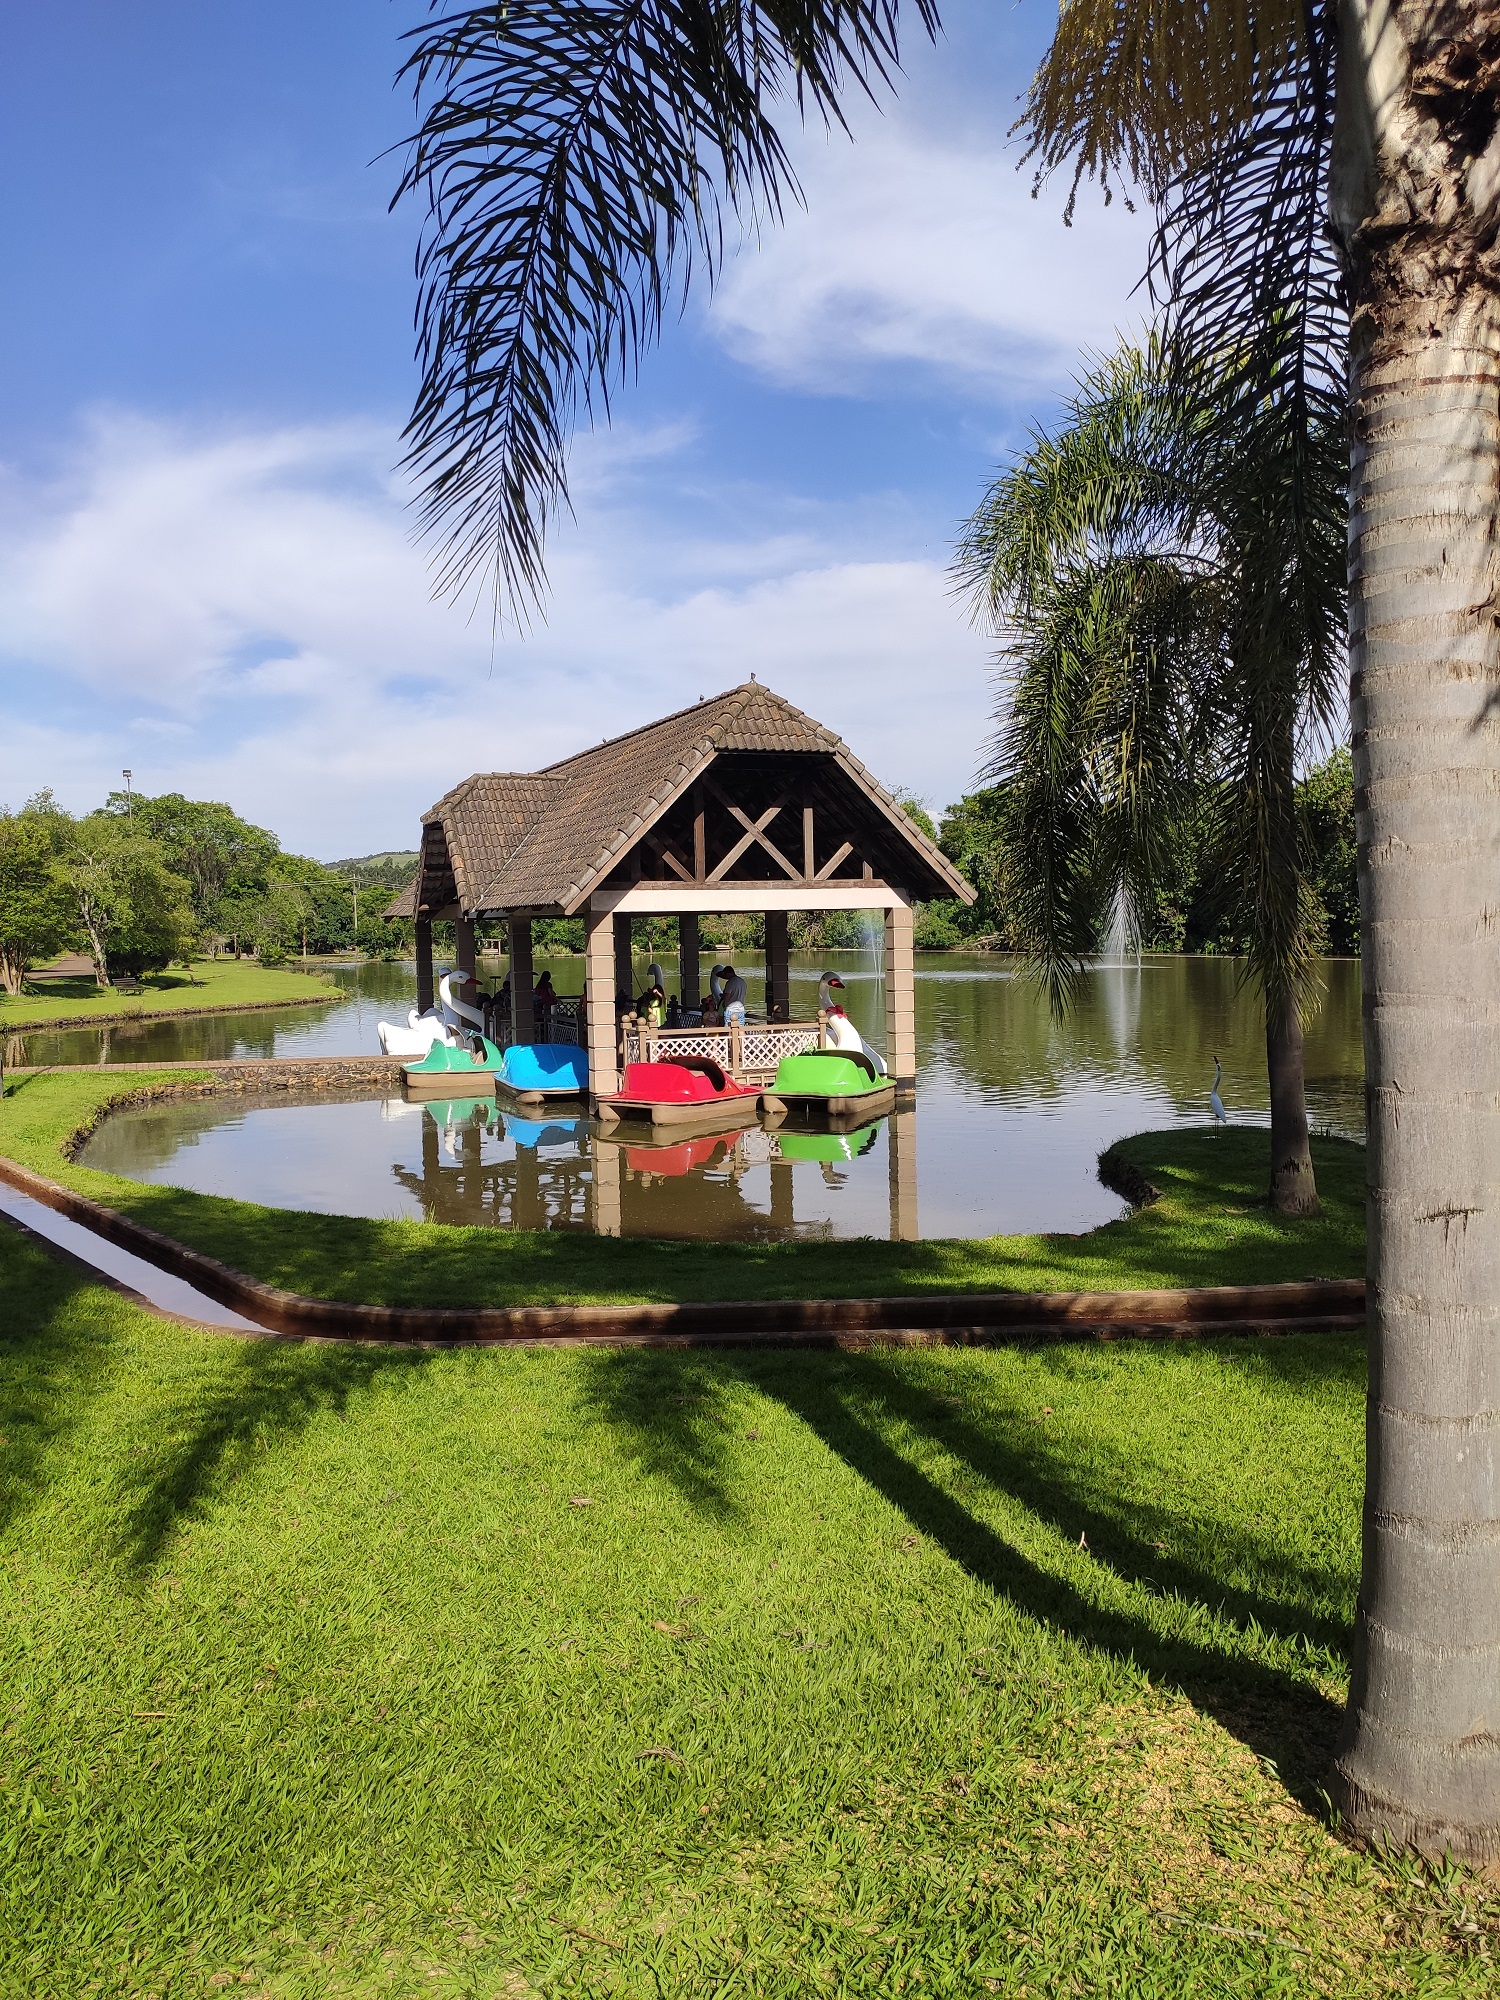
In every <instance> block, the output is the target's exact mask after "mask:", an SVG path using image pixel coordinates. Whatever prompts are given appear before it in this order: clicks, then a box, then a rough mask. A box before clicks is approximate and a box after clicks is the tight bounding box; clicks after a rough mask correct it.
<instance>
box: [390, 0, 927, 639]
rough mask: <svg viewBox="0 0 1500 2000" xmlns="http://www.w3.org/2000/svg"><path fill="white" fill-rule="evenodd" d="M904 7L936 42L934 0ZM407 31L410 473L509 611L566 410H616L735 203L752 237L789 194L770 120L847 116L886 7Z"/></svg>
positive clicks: (883, 38)
mask: <svg viewBox="0 0 1500 2000" xmlns="http://www.w3.org/2000/svg"><path fill="white" fill-rule="evenodd" d="M911 7H912V11H913V12H914V13H915V15H916V18H917V20H918V22H919V23H920V24H921V26H922V27H923V28H924V29H925V30H926V31H927V33H928V34H935V33H936V32H937V12H936V8H935V7H934V5H933V4H932V0H911ZM413 34H414V38H415V46H414V48H413V52H412V54H411V56H410V58H409V61H408V63H407V67H406V71H405V72H404V74H405V75H406V76H407V77H408V78H409V79H410V81H411V82H412V84H413V87H414V89H415V91H416V94H417V99H418V103H419V106H420V108H421V112H422V123H421V127H420V130H419V131H418V132H417V133H416V135H415V137H414V139H413V142H412V145H411V148H410V150H409V153H408V156H407V168H406V172H405V175H404V177H403V179H402V183H401V190H400V191H401V193H403V194H405V193H415V194H418V195H420V196H422V197H425V199H426V200H427V202H428V204H429V208H428V226H427V229H426V231H425V232H424V236H423V242H422V247H421V250H420V252H419V256H418V272H419V276H420V280H421V287H422V292H421V301H420V304H419V307H418V339H419V346H420V355H421V361H422V383H421V387H420V389H419V391H418V394H417V402H416V408H415V410H414V411H413V414H412V419H411V423H410V426H409V428H408V436H409V438H410V439H411V454H410V462H411V463H412V464H413V465H414V466H415V467H416V468H417V470H418V471H419V473H420V475H421V476H422V479H423V483H424V486H425V492H426V498H425V510H424V511H425V517H426V520H427V523H428V524H429V526H430V527H432V528H434V529H435V530H437V531H438V533H439V534H440V535H441V536H442V538H443V540H444V542H445V544H446V561H445V564H444V568H443V572H442V578H443V581H444V582H445V583H446V584H447V585H448V586H449V587H450V588H452V589H454V590H456V591H459V590H462V589H463V588H464V587H465V586H466V585H467V584H468V583H470V582H471V581H476V580H479V579H481V578H492V579H493V582H494V584H495V586H496V588H497V590H498V591H499V593H500V594H501V595H502V597H503V599H504V600H505V602H506V605H507V608H514V609H515V610H517V611H518V612H519V613H520V614H521V615H522V616H524V615H525V612H526V610H527V609H528V608H529V606H530V604H531V603H532V602H533V601H534V600H535V599H536V598H537V597H538V596H539V594H540V592H541V588H542V542H543V536H544V532H545V528H546V524H547V522H548V520H549V518H550V517H551V515H552V514H553V512H554V511H555V510H556V509H557V508H558V507H560V506H566V504H567V479H566V468H565V453H566V443H567V438H568V434H569V432H570V430H571V427H572V423H573V420H574V417H575V415H576V412H577V409H578V406H579V402H580V399H581V400H582V402H583V404H584V406H585V407H586V408H587V409H588V410H589V411H591V412H594V413H598V412H602V411H605V410H607V409H608V406H609V400H610V396H611V393H612V391H613V390H614V388H615V386H616V385H617V384H618V383H619V382H620V381H621V380H622V379H624V378H626V377H628V376H629V375H630V374H631V373H632V372H633V369H634V367H635V364H636V362H637V361H638V359H639V357H640V355H641V353H642V351H643V350H644V349H646V348H648V347H649V346H650V345H651V344H652V343H653V341H654V340H655V338H656V335H657V333H658V331H659V329H660V326H661V320H662V315H663V313H664V312H665V313H667V314H668V315H669V316H670V314H671V313H673V312H674V311H675V310H676V306H675V304H674V299H681V298H682V297H683V296H684V295H685V293H686V289H687V285H688V281H689V278H690V276H691V275H692V273H694V272H695V271H696V272H697V273H698V274H699V276H700V278H703V279H706V280H707V281H709V282H710V283H711V282H712V277H713V273H714V271H715V269H716V268H717V266H718V264H719V262H720V258H721V255H722V250H723V222H724V217H723V207H724V205H725V204H726V202H727V205H728V206H729V208H730V210H731V212H732V214H733V215H734V217H735V218H737V219H738V220H740V221H743V222H746V223H750V222H752V221H753V220H754V219H756V218H759V217H764V216H773V215H776V214H778V213H779V212H780V208H781V204H782V202H783V200H784V199H785V198H786V197H788V196H791V197H792V198H794V199H795V197H796V194H797V182H796V177H795V174H794V172H793V170H792V166H791V162H790V159H789V158H788V155H787V151H786V148H785V146H784V143H783V140H782V136H781V131H780V126H781V122H782V121H783V120H789V121H793V122H795V121H796V120H798V119H799V118H800V117H801V116H802V115H803V113H804V112H806V111H809V110H810V111H812V112H813V114H814V115H815V116H816V117H821V118H823V119H825V120H827V121H831V122H834V123H842V113H841V111H840V109H839V105H840V100H841V97H842V95H843V92H844V91H845V90H846V89H852V90H854V91H855V92H856V93H859V92H871V93H874V92H877V91H878V90H879V89H880V87H881V86H882V85H883V84H885V83H886V82H887V81H888V80H889V79H890V77H891V76H892V74H893V72H894V70H895V68H896V66H897V60H898V37H897V9H896V7H895V6H894V5H892V4H890V0H837V4H835V0H797V4H795V5H792V6H776V7H767V6H764V5H761V4H749V5H746V4H733V5H729V6H724V7H703V6H698V5H695V4H688V0H652V4H650V5H644V6H643V5H639V4H628V5H626V4H621V0H607V4H603V5H600V4H594V0H589V4H583V3H582V0H532V4H528V5H527V6H524V7H500V8H496V7H494V6H491V5H483V6H475V5H471V6H460V7H456V8H447V9H444V10H443V11H442V12H441V13H439V14H437V15H435V16H434V17H433V18H432V19H431V20H430V21H429V22H428V23H427V25H426V26H425V27H423V28H419V29H415V30H414V31H413Z"/></svg>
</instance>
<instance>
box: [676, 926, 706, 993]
mask: <svg viewBox="0 0 1500 2000" xmlns="http://www.w3.org/2000/svg"><path fill="white" fill-rule="evenodd" d="M698 955H699V944H698V919H697V918H696V917H679V918H678V919H677V997H678V998H679V999H680V1000H681V1002H682V1004H683V1006H684V1007H686V1008H695V1007H697V1006H698V1004H699V1002H700V1001H701V999H702V997H703V988H702V985H701V974H700V971H699V962H698Z"/></svg>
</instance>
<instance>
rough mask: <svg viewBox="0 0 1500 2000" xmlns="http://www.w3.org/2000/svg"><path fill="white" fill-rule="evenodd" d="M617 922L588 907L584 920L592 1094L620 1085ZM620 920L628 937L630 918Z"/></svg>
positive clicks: (587, 1043)
mask: <svg viewBox="0 0 1500 2000" xmlns="http://www.w3.org/2000/svg"><path fill="white" fill-rule="evenodd" d="M619 921H620V920H619V919H618V918H617V917H614V916H611V915H610V913H609V912H608V911H607V910H590V911H589V912H588V914H587V916H586V917H585V919H584V925H585V930H584V969H583V1014H584V1046H585V1047H586V1048H587V1049H588V1052H589V1088H590V1090H592V1091H593V1092H594V1094H595V1095H596V1096H601V1095H605V1094H607V1093H608V1092H609V1091H612V1090H618V1089H619V1087H620V1070H619V1046H620V1040H619V1036H620V1031H619V1025H618V1023H617V1021H616V1018H615V985H616V971H617V968H616V965H615V945H616V942H617V940H618V936H619V932H618V925H619ZM624 921H625V926H626V934H627V936H628V935H629V927H630V919H629V918H628V917H627V918H625V920H624Z"/></svg>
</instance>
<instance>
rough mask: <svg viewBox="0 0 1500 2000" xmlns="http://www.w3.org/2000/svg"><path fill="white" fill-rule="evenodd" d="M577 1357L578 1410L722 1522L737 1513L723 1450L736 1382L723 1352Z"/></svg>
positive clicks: (613, 1351) (596, 1352) (603, 1351)
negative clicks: (579, 1381) (599, 1422)
mask: <svg viewBox="0 0 1500 2000" xmlns="http://www.w3.org/2000/svg"><path fill="white" fill-rule="evenodd" d="M579 1363H580V1375H581V1378H582V1384H583V1386H582V1389H581V1392H580V1395H579V1399H578V1403H579V1409H580V1411H581V1412H582V1413H583V1414H585V1415H587V1416H592V1417H595V1418H597V1419H600V1420H602V1421H603V1422H604V1423H606V1424H608V1425H609V1426H610V1427H611V1428H612V1429H613V1430H614V1431H615V1432H616V1433H617V1434H620V1435H622V1436H623V1438H624V1440H625V1442H626V1443H627V1445H628V1447H629V1448H630V1450H631V1451H632V1452H633V1453H634V1454H635V1456H636V1457H637V1459H638V1460H639V1461H640V1463H641V1464H642V1466H643V1467H644V1468H645V1469H646V1471H648V1472H652V1473H656V1474H659V1475H660V1476H661V1477H662V1478H664V1479H667V1480H669V1481H670V1482H671V1484H672V1485H673V1486H675V1487H676V1488H677V1490H678V1492H679V1493H681V1494H682V1495H683V1496H684V1498H685V1499H687V1500H688V1501H689V1502H690V1503H691V1504H692V1505H693V1506H694V1507H696V1508H698V1509H699V1510H700V1511H702V1512H704V1513H707V1514H712V1515H714V1516H716V1517H717V1518H719V1519H721V1520H729V1519H732V1518H734V1517H736V1516H739V1515H740V1514H742V1513H743V1509H742V1508H741V1506H740V1505H739V1503H738V1502H737V1501H736V1500H735V1499H734V1497H733V1496H732V1494H731V1492H730V1481H729V1469H728V1468H729V1453H728V1450H727V1441H728V1438H729V1435H730V1433H731V1431H732V1430H733V1428H734V1422H733V1417H732V1415H731V1408H732V1406H733V1405H734V1404H735V1403H736V1402H737V1401H738V1400H739V1397H738V1394H737V1391H738V1390H739V1389H740V1386H741V1384H740V1379H739V1376H738V1373H737V1372H736V1371H735V1370H733V1369H732V1368H731V1369H726V1368H725V1366H724V1357H723V1355H721V1354H714V1353H708V1352H704V1351H701V1350H700V1351H693V1350H689V1351H687V1352H685V1353H677V1354H664V1353H661V1352H660V1351H655V1352H653V1351H652V1350H650V1349H647V1350H644V1351H642V1350H640V1349H634V1350H632V1349H622V1348H593V1349H586V1350H584V1351H583V1352H582V1353H581V1354H580V1356H579ZM622 1364H623V1365H622Z"/></svg>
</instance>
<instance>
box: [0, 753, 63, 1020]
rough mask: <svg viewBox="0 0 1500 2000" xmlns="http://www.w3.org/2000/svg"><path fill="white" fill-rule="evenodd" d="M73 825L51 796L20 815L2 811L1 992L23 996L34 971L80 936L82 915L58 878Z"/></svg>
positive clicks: (41, 795) (39, 799) (35, 800)
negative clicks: (61, 853) (61, 854)
mask: <svg viewBox="0 0 1500 2000" xmlns="http://www.w3.org/2000/svg"><path fill="white" fill-rule="evenodd" d="M68 825H69V822H68V816H67V814H66V813H64V812H63V811H62V810H61V809H60V808H59V807H58V806H57V805H56V804H55V803H54V801H53V798H52V794H51V793H50V792H38V794H37V795H36V797H35V798H33V799H28V800H27V801H26V804H25V805H24V806H23V807H22V808H21V810H20V811H19V812H18V813H13V812H9V811H0V987H3V988H4V990H5V991H6V992H7V993H11V994H17V993H20V991H21V990H22V988H23V986H24V985H25V982H26V975H27V973H28V972H29V971H30V970H31V968H32V966H33V965H35V964H36V963H37V961H38V960H39V959H48V958H51V957H52V955H53V953H54V952H58V951H61V950H62V949H63V948H64V946H66V945H68V944H70V943H71V942H72V940H73V937H74V936H75V934H76V930H77V915H76V912H75V911H74V908H73V905H72V902H71V900H70V899H69V897H68V894H67V891H66V890H65V889H64V888H63V886H62V884H61V883H60V882H59V881H58V879H57V875H56V873H55V863H56V860H57V856H58V852H59V850H60V849H61V847H62V846H63V844H64V842H65V841H66V839H67V834H68Z"/></svg>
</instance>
